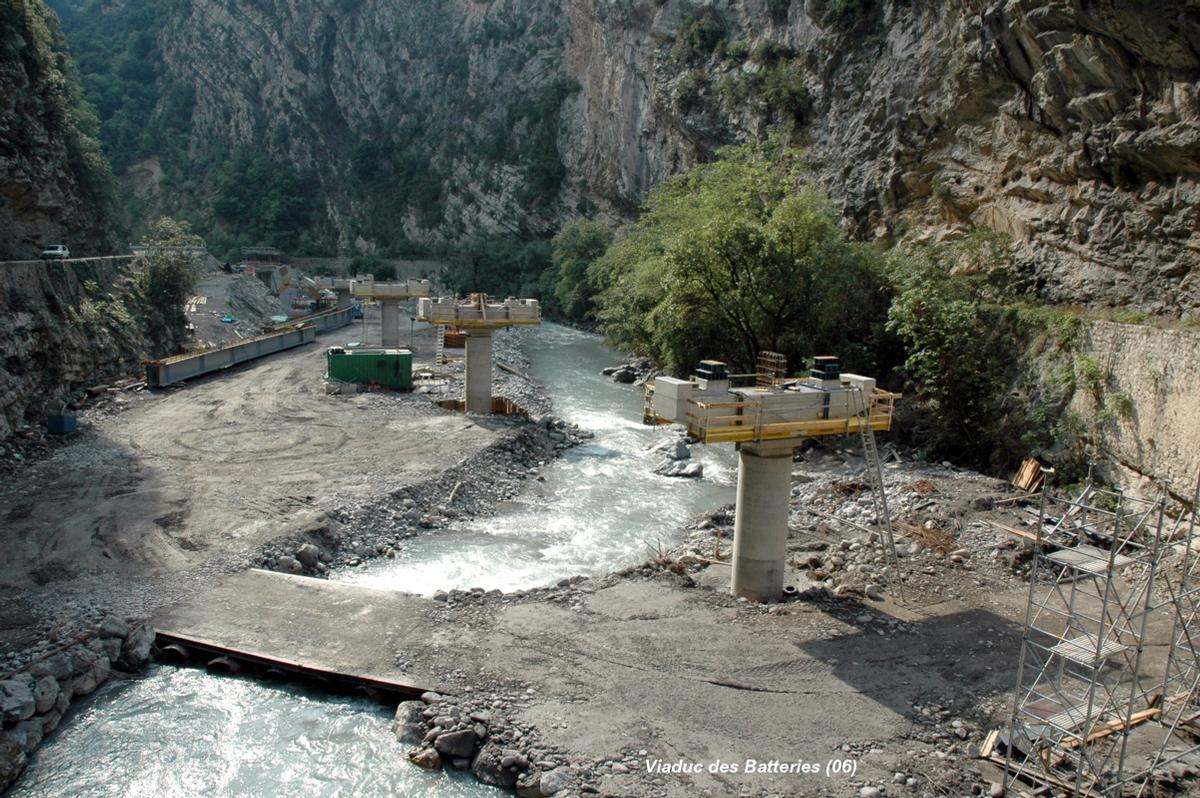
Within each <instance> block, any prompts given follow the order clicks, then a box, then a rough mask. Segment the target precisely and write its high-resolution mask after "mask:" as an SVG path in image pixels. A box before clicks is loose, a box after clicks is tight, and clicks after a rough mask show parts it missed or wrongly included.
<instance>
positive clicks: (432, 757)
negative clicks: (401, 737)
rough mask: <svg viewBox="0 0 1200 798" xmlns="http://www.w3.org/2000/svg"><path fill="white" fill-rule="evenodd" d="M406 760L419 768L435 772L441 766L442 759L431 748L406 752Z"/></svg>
mask: <svg viewBox="0 0 1200 798" xmlns="http://www.w3.org/2000/svg"><path fill="white" fill-rule="evenodd" d="M408 759H409V761H411V762H412V763H413V764H414V765H416V766H417V767H419V768H425V769H426V770H437V769H438V768H440V767H441V766H442V758H441V756H439V755H438V752H437V751H435V750H433V749H432V748H428V747H425V748H414V749H413V750H411V751H409V752H408Z"/></svg>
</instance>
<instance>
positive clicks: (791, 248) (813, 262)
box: [589, 144, 889, 373]
mask: <svg viewBox="0 0 1200 798" xmlns="http://www.w3.org/2000/svg"><path fill="white" fill-rule="evenodd" d="M799 171H800V161H799V156H798V154H797V153H796V152H795V151H793V150H782V151H781V150H777V149H775V148H774V145H773V144H768V145H766V146H762V145H754V146H747V147H739V148H734V149H728V150H724V151H722V153H721V154H720V159H719V160H718V161H716V162H714V163H712V164H707V165H704V166H699V167H696V168H694V169H692V170H691V171H690V172H689V173H687V174H686V175H684V176H683V177H682V178H678V179H676V180H673V181H668V183H666V184H664V185H663V186H662V187H661V188H660V189H658V190H657V191H655V192H654V193H653V194H652V196H651V198H650V201H649V204H648V207H647V210H646V213H645V214H644V215H643V217H642V219H641V220H640V221H638V222H637V223H635V224H634V225H633V226H632V227H629V228H626V229H625V230H624V231H622V235H621V236H620V237H619V238H618V240H617V242H616V243H615V244H614V245H613V246H612V247H610V249H609V251H608V252H606V253H605V255H604V257H602V258H600V259H599V260H597V261H596V262H595V263H594V264H593V266H592V267H591V269H590V272H589V274H590V277H591V279H592V280H593V282H594V283H595V284H597V285H599V286H602V291H601V294H600V297H599V311H598V314H597V315H598V317H599V318H600V321H601V323H602V326H603V327H604V329H605V332H606V334H607V335H608V336H609V338H610V340H611V341H612V342H613V343H614V344H616V345H617V346H620V347H622V348H629V349H634V350H636V351H640V352H643V353H646V354H649V355H651V356H653V357H655V358H656V359H658V360H659V361H660V362H662V363H663V364H664V366H666V367H667V368H669V369H670V370H672V371H675V372H677V373H678V372H682V371H685V370H687V369H688V368H690V367H691V366H692V365H693V364H694V363H695V362H696V361H697V360H699V359H701V358H703V357H716V358H720V359H722V360H726V361H728V362H730V363H731V364H732V365H733V366H734V367H735V368H737V369H742V370H746V369H749V368H751V367H752V366H753V365H754V362H755V359H756V357H757V354H758V352H759V351H761V350H763V349H771V350H773V351H778V352H782V353H783V354H785V355H786V356H787V357H788V359H789V361H790V362H792V363H793V364H798V363H800V362H801V360H802V358H804V357H806V356H809V355H814V354H825V353H828V354H839V355H841V357H842V358H843V360H845V361H846V362H847V363H849V364H852V365H853V366H854V367H855V368H863V369H868V368H873V367H874V366H875V358H876V351H877V350H878V348H879V344H880V339H881V338H882V337H883V319H884V315H885V313H886V308H887V302H888V298H889V294H888V288H887V285H886V281H885V280H884V279H883V273H882V269H881V268H880V264H881V258H880V257H879V256H878V255H877V253H876V252H875V251H874V250H872V249H869V248H867V247H865V246H863V245H859V244H853V243H851V242H849V241H848V240H847V239H846V237H845V236H844V235H843V234H842V232H841V230H840V229H839V227H838V222H837V216H836V214H835V213H834V211H833V208H832V206H831V205H830V204H829V202H828V200H827V199H826V197H825V196H824V194H823V193H821V192H820V191H819V190H818V189H816V188H812V187H803V186H802V187H800V188H799V189H797V188H796V186H797V185H798V184H799Z"/></svg>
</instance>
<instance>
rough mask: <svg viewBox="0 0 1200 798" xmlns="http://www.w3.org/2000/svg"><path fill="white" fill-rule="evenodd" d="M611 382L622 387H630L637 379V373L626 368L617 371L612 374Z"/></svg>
mask: <svg viewBox="0 0 1200 798" xmlns="http://www.w3.org/2000/svg"><path fill="white" fill-rule="evenodd" d="M612 378H613V382H619V383H621V384H623V385H632V384H633V382H634V380H636V379H637V372H636V371H634V370H633V369H631V368H629V367H628V366H626V367H624V368H621V369H617V370H616V371H614V372H613V374H612Z"/></svg>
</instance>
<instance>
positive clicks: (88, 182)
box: [0, 0, 111, 260]
mask: <svg viewBox="0 0 1200 798" xmlns="http://www.w3.org/2000/svg"><path fill="white" fill-rule="evenodd" d="M94 121H95V120H94V119H92V120H91V124H94ZM110 180H111V176H110V175H109V174H108V171H107V167H106V165H105V163H104V160H103V158H102V157H101V155H100V151H99V147H98V146H97V144H96V142H95V140H94V138H93V137H92V136H91V134H90V131H89V118H88V114H87V111H86V110H85V109H84V108H82V107H81V103H80V101H79V92H78V88H77V84H76V83H75V81H74V79H73V76H72V72H71V66H70V63H69V60H68V58H67V56H66V52H65V47H64V46H63V43H62V38H61V36H59V34H58V31H57V27H56V22H55V19H54V15H53V14H51V13H50V12H49V11H48V10H47V8H46V6H45V5H44V4H43V3H42V2H41V0H26V2H19V3H3V4H0V260H9V259H20V258H27V257H37V255H38V253H40V252H41V250H42V249H43V248H44V247H45V246H47V245H48V244H52V243H65V244H67V245H68V246H69V247H70V248H71V250H72V254H79V255H83V254H92V255H95V254H108V253H107V251H105V250H107V248H108V246H109V244H110V243H111V242H110V238H111V233H110V231H109V229H108V227H107V225H108V222H109V218H108V207H109V204H108V191H109V181H110Z"/></svg>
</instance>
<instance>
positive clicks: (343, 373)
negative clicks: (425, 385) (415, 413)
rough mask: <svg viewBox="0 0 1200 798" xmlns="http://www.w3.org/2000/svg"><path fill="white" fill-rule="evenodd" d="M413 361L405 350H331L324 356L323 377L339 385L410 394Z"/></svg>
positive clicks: (339, 348) (408, 351)
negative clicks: (349, 384)
mask: <svg viewBox="0 0 1200 798" xmlns="http://www.w3.org/2000/svg"><path fill="white" fill-rule="evenodd" d="M412 360H413V358H412V352H411V351H410V350H408V349H377V348H366V349H362V348H348V347H341V346H331V347H330V348H329V349H327V350H326V352H325V362H326V376H328V377H329V379H331V380H337V381H338V382H348V383H353V384H355V385H378V386H380V387H383V388H390V389H391V390H393V391H411V390H412V388H413V378H412Z"/></svg>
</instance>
